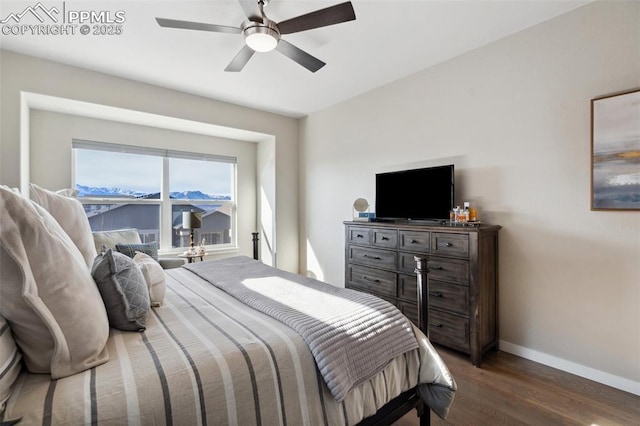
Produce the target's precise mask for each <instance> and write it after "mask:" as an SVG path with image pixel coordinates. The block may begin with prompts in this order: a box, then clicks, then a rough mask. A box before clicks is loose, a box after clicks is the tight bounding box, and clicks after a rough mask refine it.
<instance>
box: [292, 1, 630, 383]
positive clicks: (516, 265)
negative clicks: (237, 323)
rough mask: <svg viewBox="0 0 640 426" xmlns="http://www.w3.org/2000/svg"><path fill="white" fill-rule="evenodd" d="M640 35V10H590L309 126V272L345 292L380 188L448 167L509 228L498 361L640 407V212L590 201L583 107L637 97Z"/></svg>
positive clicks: (599, 6) (305, 176)
mask: <svg viewBox="0 0 640 426" xmlns="http://www.w3.org/2000/svg"><path fill="white" fill-rule="evenodd" d="M639 34H640V3H639V2H596V3H591V4H588V5H586V6H584V7H582V8H580V9H577V10H575V11H573V12H570V13H568V14H566V15H563V16H560V17H557V18H555V19H553V20H551V21H547V22H545V23H542V24H540V25H537V26H535V27H532V28H529V29H527V30H525V31H522V32H520V33H518V34H515V35H513V36H511V37H509V38H506V39H503V40H500V41H497V42H494V43H492V44H490V45H488V46H485V47H483V48H480V49H477V50H475V51H472V52H469V53H467V54H464V55H462V56H459V57H457V58H454V59H452V60H450V61H448V62H446V63H443V64H440V65H438V66H434V67H432V68H429V69H426V70H424V71H422V72H419V73H417V74H415V75H413V76H410V77H408V78H405V79H402V80H399V81H397V82H394V83H392V84H389V85H387V86H384V87H382V88H379V89H377V90H374V91H372V92H369V93H366V94H364V95H362V96H359V97H357V98H354V99H351V100H349V101H346V102H343V103H341V104H339V105H336V106H333V107H331V108H328V109H326V110H323V111H320V112H317V113H314V114H311V115H310V116H309V117H307V118H306V119H303V120H302V121H301V141H302V146H301V150H300V155H301V166H300V169H301V182H302V186H301V188H302V189H301V210H302V217H301V233H300V247H301V250H302V251H303V254H302V259H301V269H303V270H304V269H306V270H308V271H309V273H310V274H313V275H315V276H320V277H323V278H324V279H325V280H326V281H328V282H330V283H333V284H335V285H339V286H342V285H344V253H343V250H340V249H339V248H342V247H344V229H343V225H342V221H343V220H348V219H349V218H350V217H351V205H352V203H353V201H354V200H355V199H356V198H358V197H364V198H367V199H368V200H369V201H370V203H372V204H373V202H374V175H375V173H376V172H379V171H386V170H390V169H402V168H409V167H413V166H420V165H429V164H441V163H448V162H451V161H453V162H454V163H455V165H456V172H457V173H456V185H457V191H456V192H457V195H456V196H457V202H458V203H460V204H461V203H462V201H465V200H470V201H471V202H472V203H473V204H475V205H476V206H478V208H479V215H480V219H481V220H483V221H486V222H490V223H494V224H500V225H502V226H503V229H502V230H501V232H500V337H501V340H502V341H501V348H502V349H504V350H509V351H512V352H516V353H519V354H521V355H524V356H527V357H530V358H533V359H536V360H538V361H541V362H545V363H548V364H552V365H555V366H558V367H560V368H564V369H566V370H569V371H573V372H576V373H578V374H582V375H585V376H588V377H591V378H594V379H597V380H600V381H604V382H606V383H609V384H612V385H614V386H618V387H620V388H623V389H626V390H629V391H632V392H635V393H638V394H640V212H592V211H590V199H589V196H590V188H589V181H590V99H592V98H594V97H597V96H600V95H604V94H609V93H613V92H617V91H621V90H625V89H631V88H636V87H640V37H639ZM416 195H419V187H416Z"/></svg>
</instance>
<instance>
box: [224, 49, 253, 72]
mask: <svg viewBox="0 0 640 426" xmlns="http://www.w3.org/2000/svg"><path fill="white" fill-rule="evenodd" d="M254 53H255V50H253V49H252V48H250V47H249V46H247V45H245V46H244V47H243V48H242V49H240V52H238V54H237V55H236V57H235V58H233V60H232V61H231V62H230V63H229V65H227V67H226V68H225V69H224V70H225V71H228V72H239V71H242V68H244V66H245V65H247V62H249V59H251V57H252V56H253V54H254Z"/></svg>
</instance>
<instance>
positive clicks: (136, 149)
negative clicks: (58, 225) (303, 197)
mask: <svg viewBox="0 0 640 426" xmlns="http://www.w3.org/2000/svg"><path fill="white" fill-rule="evenodd" d="M79 149H87V150H94V151H111V152H121V153H127V154H138V155H154V156H159V157H162V171H161V175H160V178H161V180H162V182H161V185H160V198H159V199H148V198H124V199H123V198H122V197H118V198H114V197H78V200H79V201H80V203H82V204H83V205H84V204H138V205H157V206H159V215H160V217H159V230H158V233H159V247H160V248H159V250H158V253H159V254H180V253H182V252H183V251H184V248H185V247H173V242H172V232H171V231H169V230H170V229H172V222H173V221H172V217H173V206H174V205H185V204H192V205H222V206H226V207H227V208H228V210H229V212H230V230H229V232H230V239H231V241H230V242H229V243H223V244H212V245H207V246H205V247H206V250H207V252H215V253H224V252H237V251H238V240H237V223H238V218H237V199H238V159H237V157H233V156H223V155H215V154H209V153H204V152H188V151H178V150H169V149H159V148H148V147H141V146H133V145H124V144H116V143H110V142H96V141H88V140H82V139H73V140H72V144H71V151H72V161H71V181H72V187H73V188H76V185H77V183H78V182H77V181H76V178H77V176H76V165H77V161H78V159H77V152H78V150H79ZM171 158H182V159H189V160H200V161H214V162H222V163H228V164H232V173H231V186H232V188H231V189H232V191H231V200H191V199H173V198H171V197H170V188H169V179H170V176H169V175H170V171H169V168H170V167H169V163H170V160H171ZM163 230H164V231H163ZM194 243H195V244H196V245H198V242H194ZM167 247H168V248H167Z"/></svg>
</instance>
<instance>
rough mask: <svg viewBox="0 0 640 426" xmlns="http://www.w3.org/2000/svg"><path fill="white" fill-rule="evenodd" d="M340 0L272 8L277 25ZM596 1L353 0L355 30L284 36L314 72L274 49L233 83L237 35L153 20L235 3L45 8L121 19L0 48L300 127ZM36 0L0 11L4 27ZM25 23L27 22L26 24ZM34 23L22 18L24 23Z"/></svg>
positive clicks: (279, 0) (225, 12)
mask: <svg viewBox="0 0 640 426" xmlns="http://www.w3.org/2000/svg"><path fill="white" fill-rule="evenodd" d="M342 1H343V0H334V1H325V0H322V1H316V0H271V1H270V3H269V4H268V5H267V7H266V8H265V12H266V14H267V16H268V17H269V18H270V19H272V20H274V21H276V22H279V21H283V20H285V19H289V18H292V17H295V16H298V15H301V14H305V13H308V12H311V11H314V10H317V9H321V8H325V7H328V6H331V5H334V4H337V3H341V2H342ZM588 1H591V0H575V1H574V0H549V1H547V0H528V1H525V0H492V1H486V0H469V1H458V0H440V1H434V0H420V1H417V0H416V1H408V0H395V1H389V0H352V3H353V7H354V9H355V13H356V20H355V21H351V22H347V23H343V24H338V25H333V26H330V27H325V28H320V29H315V30H310V31H305V32H301V33H296V34H290V35H286V36H283V39H285V40H287V41H289V42H290V43H293V44H294V45H296V46H297V47H299V48H301V49H303V50H305V51H307V52H308V53H310V54H312V55H313V56H316V57H317V58H319V59H321V60H323V61H324V62H326V63H327V65H326V66H325V67H324V68H322V69H321V70H320V71H318V72H317V73H315V74H314V73H311V72H309V71H307V70H306V69H305V68H303V67H301V66H299V65H298V64H296V63H295V62H293V61H291V60H290V59H288V58H287V57H285V56H283V55H281V54H280V53H278V52H277V51H273V52H269V53H256V54H255V55H254V56H253V58H252V59H251V60H250V61H249V63H248V64H247V66H246V67H245V68H244V70H243V71H242V72H240V73H228V72H225V71H224V68H225V67H226V66H227V64H228V63H229V62H230V61H231V60H232V59H233V58H234V56H235V55H236V53H237V52H238V51H239V50H240V49H241V47H242V46H243V39H242V36H241V35H239V34H221V33H209V32H202V31H190V30H179V29H171V28H161V27H160V26H158V24H157V23H156V21H155V19H154V18H155V17H163V18H172V19H180V20H189V21H197V22H206V23H214V24H221V25H230V26H239V25H240V23H241V22H242V21H243V20H244V19H245V17H244V14H243V11H242V8H241V7H240V5H239V3H238V2H237V1H236V0H208V1H151V0H138V1H98V0H92V1H87V0H84V1H74V0H67V1H48V0H42V2H43V5H44V6H45V7H47V8H51V7H52V6H56V7H57V8H58V9H60V11H61V14H62V10H63V8H64V10H66V11H67V13H68V11H71V10H74V11H79V10H84V11H109V12H110V13H111V14H115V12H116V11H119V10H121V11H124V13H125V17H126V21H125V22H124V23H123V24H122V30H123V32H122V34H121V35H110V36H109V35H93V34H88V35H81V34H79V32H78V33H76V34H74V35H66V36H63V35H58V36H54V35H45V36H43V35H35V36H32V35H28V34H27V35H4V34H3V35H0V37H1V39H0V42H1V43H0V46H1V47H2V48H3V49H7V50H11V51H15V52H20V53H24V54H27V55H33V56H38V57H42V58H46V59H51V60H54V61H58V62H62V63H66V64H70V65H75V66H78V67H82V68H88V69H91V70H96V71H101V72H105V73H108V74H113V75H116V76H120V77H125V78H129V79H133V80H138V81H142V82H146V83H151V84H155V85H158V86H163V87H167V88H171V89H175V90H179V91H183V92H188V93H192V94H196V95H200V96H205V97H210V98H213V99H217V100H222V101H227V102H231V103H235V104H240V105H245V106H249V107H253V108H258V109H262V110H266V111H272V112H276V113H280V114H285V115H289V116H293V117H300V116H303V115H306V114H309V113H311V112H314V111H318V110H320V109H323V108H326V107H328V106H331V105H333V104H335V103H338V102H340V101H343V100H345V99H348V98H351V97H354V96H356V95H358V94H361V93H364V92H366V91H369V90H371V89H374V88H376V87H379V86H382V85H384V84H386V83H389V82H391V81H394V80H397V79H400V78H402V77H405V76H407V75H410V74H413V73H415V72H417V71H419V70H421V69H424V68H427V67H429V66H432V65H434V64H437V63H440V62H443V61H446V60H447V59H450V58H452V57H455V56H457V55H460V54H462V53H464V52H467V51H470V50H472V49H475V48H478V47H480V46H483V45H485V44H487V43H490V42H492V41H494V40H497V39H500V38H503V37H506V36H508V35H510V34H513V33H515V32H517V31H520V30H522V29H524V28H527V27H530V26H532V25H535V24H537V23H540V22H542V21H545V20H547V19H550V18H552V17H554V16H557V15H559V14H562V13H565V12H567V11H569V10H572V9H575V8H576V7H580V6H582V5H584V4H585V3H587V2H588ZM37 2H38V1H37V0H34V1H7V0H2V1H1V2H0V5H1V6H0V20H3V19H6V18H7V17H8V16H9V14H10V13H20V12H22V11H23V10H24V9H25V8H26V7H28V6H35V5H36V4H37ZM29 19H31V21H29ZM27 22H28V23H35V24H37V23H38V22H37V21H35V19H33V17H31V18H29V16H26V15H25V16H24V17H23V18H22V21H21V22H20V23H21V24H24V23H27Z"/></svg>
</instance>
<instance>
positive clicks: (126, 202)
mask: <svg viewBox="0 0 640 426" xmlns="http://www.w3.org/2000/svg"><path fill="white" fill-rule="evenodd" d="M73 153H74V162H73V164H74V165H73V167H74V175H73V176H74V183H75V188H76V189H77V190H78V199H79V200H80V201H81V202H82V204H83V205H84V209H85V212H86V213H87V217H88V218H89V224H90V225H91V229H92V230H93V231H107V230H113V229H122V228H137V229H138V231H139V232H140V237H141V238H142V241H143V242H153V241H156V242H157V243H158V248H159V249H160V250H162V251H169V250H171V249H177V248H179V247H188V246H189V244H190V231H191V230H189V229H183V227H182V212H189V211H193V212H196V213H200V214H201V217H202V221H201V227H200V228H198V229H193V233H194V244H195V245H196V246H197V245H199V244H200V243H201V242H203V241H204V243H205V245H207V246H209V248H233V247H235V246H236V239H235V223H236V219H235V212H236V209H235V186H236V185H235V182H236V158H235V157H225V156H217V155H211V154H199V153H190V152H181V151H172V150H162V149H155V148H143V147H135V146H128V145H119V144H110V143H102V142H93V141H80V140H74V141H73Z"/></svg>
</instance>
